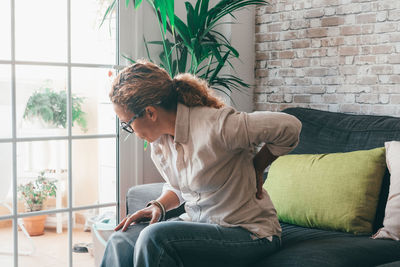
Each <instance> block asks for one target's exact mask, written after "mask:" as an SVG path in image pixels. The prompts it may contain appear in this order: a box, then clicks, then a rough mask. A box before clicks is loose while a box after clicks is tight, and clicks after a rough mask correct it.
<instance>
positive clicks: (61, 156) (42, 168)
mask: <svg viewBox="0 0 400 267" xmlns="http://www.w3.org/2000/svg"><path fill="white" fill-rule="evenodd" d="M67 153H68V143H67V141H63V140H61V141H59V140H51V141H35V142H21V143H18V144H17V174H18V177H17V185H18V190H17V191H18V211H19V212H29V211H35V210H51V209H60V208H66V207H67V206H68V172H67V161H68V154H67Z"/></svg>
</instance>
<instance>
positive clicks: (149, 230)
mask: <svg viewBox="0 0 400 267" xmlns="http://www.w3.org/2000/svg"><path fill="white" fill-rule="evenodd" d="M165 230H166V229H165V225H164V223H154V224H151V225H149V226H147V227H146V228H144V229H143V230H142V232H140V234H139V237H138V239H137V241H136V245H137V246H141V245H144V244H149V243H159V242H158V241H159V240H162V239H163V238H162V235H164V234H165V232H166V231H165Z"/></svg>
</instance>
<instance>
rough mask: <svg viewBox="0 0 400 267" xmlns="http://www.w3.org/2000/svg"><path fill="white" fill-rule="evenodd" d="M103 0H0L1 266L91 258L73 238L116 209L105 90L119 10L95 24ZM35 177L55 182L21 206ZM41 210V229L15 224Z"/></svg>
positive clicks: (85, 239) (90, 261) (115, 58)
mask: <svg viewBox="0 0 400 267" xmlns="http://www.w3.org/2000/svg"><path fill="white" fill-rule="evenodd" d="M111 1H112V0H39V1H31V0H8V1H0V36H1V40H2V41H1V42H0V122H1V124H0V125H1V127H0V265H1V266H32V267H33V266H45V265H46V266H47V265H54V266H93V265H94V260H95V259H94V258H93V257H90V256H89V254H86V255H88V258H85V257H83V256H82V255H83V254H77V253H74V252H73V249H72V248H73V245H74V244H77V243H90V242H92V237H91V233H90V232H85V231H87V230H89V229H90V224H91V223H93V221H94V220H95V219H96V216H97V218H98V217H99V216H98V215H100V214H103V215H104V214H108V215H107V216H114V217H115V216H117V215H118V206H119V201H118V193H117V192H118V184H119V179H118V177H119V162H118V157H119V151H118V143H119V138H118V127H117V125H118V124H117V121H116V117H115V115H114V113H113V111H112V105H111V103H110V101H109V99H108V91H109V89H110V86H111V81H112V79H113V77H114V76H115V72H116V71H115V70H116V69H118V68H119V65H118V64H119V49H118V47H119V46H120V45H119V43H118V38H117V36H118V30H119V29H118V28H119V26H118V25H119V23H117V22H118V21H119V18H118V13H117V12H116V14H115V15H114V16H113V17H112V18H111V19H109V20H107V21H106V22H105V23H104V25H103V26H102V27H101V28H99V25H100V22H101V19H102V17H103V14H104V12H105V10H106V8H107V7H108V5H109V4H110V2H111ZM38 177H45V178H46V180H45V182H46V185H47V186H49V185H53V184H54V186H55V187H53V189H54V190H53V191H52V189H48V191H49V192H50V196H49V197H48V198H47V199H46V200H45V201H44V202H43V205H42V206H41V207H37V209H38V210H37V211H33V212H28V209H32V205H29V203H28V204H26V203H27V202H26V201H24V200H23V198H20V196H22V192H23V191H22V190H23V187H22V186H24V185H29V183H35V181H36V180H37V178H38ZM24 188H25V190H28V191H29V189H27V188H28V187H24ZM28 191H25V197H27V196H28V193H29V192H28ZM43 191H44V190H42V192H43ZM36 197H37V194H36ZM31 204H32V203H31ZM39 206H40V205H39ZM35 207H36V205H35ZM41 215H46V216H45V217H46V218H45V234H44V235H43V236H40V237H33V236H32V234H30V235H29V236H30V237H28V235H26V234H25V233H24V231H19V228H20V229H22V228H27V227H28V224H29V222H24V220H26V219H29V218H34V217H35V218H37V217H38V216H41Z"/></svg>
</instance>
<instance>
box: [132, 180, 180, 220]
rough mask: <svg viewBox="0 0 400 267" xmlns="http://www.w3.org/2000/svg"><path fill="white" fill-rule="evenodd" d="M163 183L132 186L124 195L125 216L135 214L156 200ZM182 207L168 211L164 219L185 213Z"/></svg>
mask: <svg viewBox="0 0 400 267" xmlns="http://www.w3.org/2000/svg"><path fill="white" fill-rule="evenodd" d="M163 185H164V183H153V184H144V185H137V186H133V187H131V188H130V189H129V191H128V193H127V194H126V212H127V214H132V213H135V212H136V211H138V210H140V209H143V208H144V207H146V204H147V203H149V201H151V200H154V199H157V198H158V197H159V196H160V195H161V192H162V188H163ZM184 205H185V204H182V205H181V206H180V207H178V208H176V209H173V210H170V211H168V212H167V214H166V219H169V218H173V217H177V216H179V215H181V214H182V213H184V212H185V209H184Z"/></svg>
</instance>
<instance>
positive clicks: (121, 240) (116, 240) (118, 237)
mask: <svg viewBox="0 0 400 267" xmlns="http://www.w3.org/2000/svg"><path fill="white" fill-rule="evenodd" d="M134 245H135V244H134V241H132V240H130V239H129V238H128V235H127V233H125V232H121V231H118V232H115V233H113V234H112V235H111V236H110V238H109V239H108V241H107V246H113V247H115V248H127V247H134Z"/></svg>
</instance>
